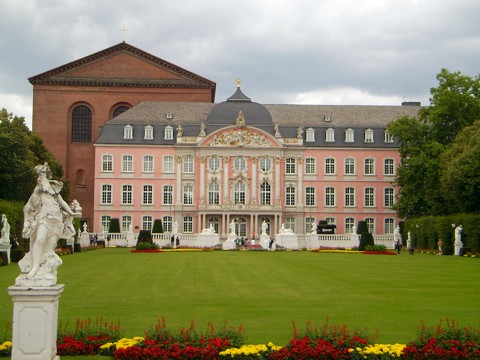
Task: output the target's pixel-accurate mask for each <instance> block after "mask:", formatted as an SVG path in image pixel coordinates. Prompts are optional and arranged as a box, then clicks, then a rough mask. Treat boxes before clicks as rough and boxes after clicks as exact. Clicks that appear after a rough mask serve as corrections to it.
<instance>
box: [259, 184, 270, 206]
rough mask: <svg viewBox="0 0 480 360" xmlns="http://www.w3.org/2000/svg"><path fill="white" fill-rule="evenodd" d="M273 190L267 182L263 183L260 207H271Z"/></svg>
mask: <svg viewBox="0 0 480 360" xmlns="http://www.w3.org/2000/svg"><path fill="white" fill-rule="evenodd" d="M271 201H272V190H271V186H270V184H269V183H267V182H263V183H262V184H261V185H260V205H271V204H272V203H271Z"/></svg>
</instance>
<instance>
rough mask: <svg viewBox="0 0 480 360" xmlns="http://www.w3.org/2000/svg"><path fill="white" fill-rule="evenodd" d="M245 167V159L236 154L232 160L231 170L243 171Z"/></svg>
mask: <svg viewBox="0 0 480 360" xmlns="http://www.w3.org/2000/svg"><path fill="white" fill-rule="evenodd" d="M246 169H247V161H246V160H245V158H244V157H242V156H238V157H236V158H235V160H233V170H235V171H236V172H244V171H245V170H246Z"/></svg>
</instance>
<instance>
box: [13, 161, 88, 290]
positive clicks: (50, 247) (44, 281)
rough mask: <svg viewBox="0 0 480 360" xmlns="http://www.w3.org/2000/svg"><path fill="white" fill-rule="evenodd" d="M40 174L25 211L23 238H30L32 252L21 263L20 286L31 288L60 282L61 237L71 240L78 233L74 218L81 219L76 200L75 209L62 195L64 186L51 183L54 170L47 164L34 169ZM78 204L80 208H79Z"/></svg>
mask: <svg viewBox="0 0 480 360" xmlns="http://www.w3.org/2000/svg"><path fill="white" fill-rule="evenodd" d="M35 170H36V172H37V174H38V179H37V186H36V187H35V189H34V190H33V193H32V195H31V196H30V199H29V200H28V202H27V203H26V205H25V206H24V208H23V213H24V223H23V237H24V238H26V239H30V252H29V253H27V254H26V255H25V257H24V258H23V259H22V260H20V262H19V263H18V265H19V267H20V271H21V273H22V274H21V275H20V276H19V277H17V281H16V283H17V285H23V283H25V281H27V282H28V281H33V284H32V283H31V282H30V283H28V284H29V285H40V286H45V285H47V286H51V285H55V284H56V281H57V268H58V267H59V266H60V265H61V264H62V260H61V259H60V258H59V257H58V255H57V254H56V253H55V247H56V246H57V241H58V239H59V238H68V237H70V236H72V233H73V234H74V233H75V229H74V228H73V225H72V220H73V218H74V217H81V215H82V214H81V212H77V211H78V210H79V209H81V208H80V206H79V204H78V202H77V201H74V202H73V203H72V205H74V207H75V209H72V208H71V207H70V206H69V205H68V204H67V203H66V202H65V200H63V198H62V196H61V195H60V191H61V190H62V187H63V183H62V182H61V181H56V180H50V178H51V171H50V167H49V166H48V164H47V163H45V164H44V165H38V166H36V167H35ZM77 205H78V206H77Z"/></svg>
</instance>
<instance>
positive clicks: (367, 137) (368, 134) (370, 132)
mask: <svg viewBox="0 0 480 360" xmlns="http://www.w3.org/2000/svg"><path fill="white" fill-rule="evenodd" d="M364 140H365V142H366V143H373V130H372V129H367V130H365V133H364Z"/></svg>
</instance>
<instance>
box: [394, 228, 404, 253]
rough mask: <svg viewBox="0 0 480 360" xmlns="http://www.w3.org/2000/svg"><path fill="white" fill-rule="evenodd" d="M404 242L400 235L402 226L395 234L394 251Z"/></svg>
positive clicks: (396, 229)
mask: <svg viewBox="0 0 480 360" xmlns="http://www.w3.org/2000/svg"><path fill="white" fill-rule="evenodd" d="M401 242H402V236H401V235H400V225H397V226H396V227H395V231H394V232H393V249H396V248H397V244H399V243H401Z"/></svg>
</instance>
